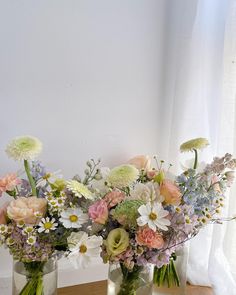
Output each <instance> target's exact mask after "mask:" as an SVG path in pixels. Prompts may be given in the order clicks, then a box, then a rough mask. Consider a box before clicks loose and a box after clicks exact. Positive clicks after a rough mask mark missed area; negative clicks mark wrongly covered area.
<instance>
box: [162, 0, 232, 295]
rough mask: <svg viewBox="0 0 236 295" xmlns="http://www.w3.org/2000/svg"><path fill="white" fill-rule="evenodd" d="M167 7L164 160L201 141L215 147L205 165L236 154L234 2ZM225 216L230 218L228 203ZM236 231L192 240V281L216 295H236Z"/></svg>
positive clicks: (216, 230) (217, 230) (209, 0)
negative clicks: (220, 156)
mask: <svg viewBox="0 0 236 295" xmlns="http://www.w3.org/2000/svg"><path fill="white" fill-rule="evenodd" d="M167 5H168V11H169V13H168V15H167V22H166V27H167V36H168V40H167V43H166V50H165V52H166V57H165V60H166V65H165V69H166V70H165V73H164V75H163V98H162V108H161V112H160V114H159V118H160V128H159V139H160V143H159V146H160V147H161V148H160V151H159V152H160V155H161V157H163V158H168V159H170V161H172V162H176V159H178V158H179V152H178V149H177V148H176V147H178V146H179V145H180V143H181V142H183V141H185V140H187V139H190V138H194V137H199V136H203V137H207V138H208V139H209V141H210V143H211V146H210V149H208V151H206V152H204V153H203V154H202V155H201V156H202V159H203V160H207V161H210V160H211V159H212V157H213V156H214V155H216V154H223V153H224V152H226V151H228V152H234V155H236V150H235V149H234V143H235V140H236V137H235V136H236V135H235V130H234V128H235V121H234V120H235V86H236V76H235V66H236V60H235V59H236V51H235V49H236V0H224V1H222V0H191V1H189V0H169V1H168V3H167ZM179 160H183V159H180V158H179ZM235 199H236V198H235V197H234V196H233V195H231V197H230V208H231V209H232V208H233V205H234V208H235V209H234V211H235V212H236V207H235ZM224 211H225V212H223V214H225V215H227V214H230V213H232V212H229V210H228V205H227V204H226V207H225V209H224ZM231 211H233V209H232V210H231ZM235 229H236V228H235V224H232V225H224V226H219V225H218V226H209V227H208V228H206V229H205V230H204V231H203V232H202V233H201V234H200V235H199V236H198V237H197V238H195V239H194V240H192V241H191V243H190V253H189V254H190V255H189V264H188V279H189V281H190V282H192V283H194V284H200V285H212V286H213V287H214V291H215V294H217V295H235V294H236V283H235V278H236V276H235V278H234V277H233V273H234V271H235V269H236V265H235V261H236V250H235V249H236V247H235V246H236V245H235V244H236V239H235V240H233V239H234V238H233V235H234V233H235ZM226 232H227V234H226ZM229 237H230V240H227V238H229ZM226 257H227V258H226Z"/></svg>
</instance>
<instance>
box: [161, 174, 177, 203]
mask: <svg viewBox="0 0 236 295" xmlns="http://www.w3.org/2000/svg"><path fill="white" fill-rule="evenodd" d="M160 194H161V195H162V196H163V197H164V198H165V203H166V204H168V205H175V206H178V205H179V204H180V202H181V197H182V194H181V192H180V189H179V187H178V186H177V185H176V184H175V183H174V182H172V181H171V180H169V179H164V180H163V181H162V183H161V185H160Z"/></svg>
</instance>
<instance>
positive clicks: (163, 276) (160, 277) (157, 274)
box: [153, 257, 180, 288]
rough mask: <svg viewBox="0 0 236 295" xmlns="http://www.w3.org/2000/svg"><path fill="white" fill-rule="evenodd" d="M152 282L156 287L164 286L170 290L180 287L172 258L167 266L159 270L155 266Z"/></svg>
mask: <svg viewBox="0 0 236 295" xmlns="http://www.w3.org/2000/svg"><path fill="white" fill-rule="evenodd" d="M153 282H154V284H156V285H157V286H158V287H164V286H166V287H168V288H172V287H179V286H180V281H179V276H178V273H177V270H176V267H175V262H174V258H173V257H172V258H171V259H170V262H169V264H166V265H163V266H162V267H160V268H158V267H156V266H155V268H154V276H153Z"/></svg>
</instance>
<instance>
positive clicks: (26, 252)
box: [0, 136, 101, 295]
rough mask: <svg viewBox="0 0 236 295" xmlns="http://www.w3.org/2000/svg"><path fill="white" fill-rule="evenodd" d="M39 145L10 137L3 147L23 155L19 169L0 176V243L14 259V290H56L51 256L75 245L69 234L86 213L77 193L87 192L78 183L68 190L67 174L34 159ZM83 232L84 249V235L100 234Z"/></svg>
mask: <svg viewBox="0 0 236 295" xmlns="http://www.w3.org/2000/svg"><path fill="white" fill-rule="evenodd" d="M41 149H42V144H41V142H40V141H39V140H38V139H37V138H34V137H30V136H23V137H18V138H16V139H14V140H12V141H11V142H10V143H9V145H8V146H7V149H6V152H7V154H8V156H9V157H11V158H13V159H15V160H17V161H21V160H22V161H23V163H24V171H20V172H18V173H10V174H7V175H6V176H4V177H2V178H0V196H1V195H2V194H3V193H7V194H8V195H9V196H11V197H12V198H13V200H12V201H10V202H8V203H6V204H5V205H4V206H3V208H1V209H0V244H3V245H5V246H6V247H7V248H8V249H9V251H10V253H11V254H12V256H13V259H14V273H13V294H14V295H43V294H44V295H53V294H56V289H57V272H56V271H57V258H60V257H61V256H63V255H65V254H67V255H68V254H69V249H71V248H73V249H74V248H75V247H74V244H73V243H74V242H75V238H74V236H76V233H77V232H78V231H79V229H80V228H81V227H82V225H83V224H84V223H85V222H87V221H88V215H87V214H84V213H83V211H82V210H81V209H80V207H79V198H80V199H81V200H83V199H86V198H88V199H89V198H91V196H92V193H91V192H90V191H89V190H88V189H87V188H86V186H83V184H80V183H78V184H77V186H79V188H80V194H79V195H78V194H73V192H72V191H71V182H73V180H71V181H69V182H66V181H65V180H64V179H62V178H61V176H60V175H59V174H58V173H59V172H55V173H51V172H48V171H47V169H46V168H45V167H43V166H42V165H41V164H40V163H39V162H37V161H35V158H36V156H37V155H38V154H39V153H40V152H41ZM24 175H26V178H25V177H24ZM86 237H87V236H86V234H85V233H84V235H83V241H84V245H83V246H82V247H81V248H79V251H81V252H83V251H84V253H85V252H87V251H85V243H86V242H87V240H88V243H90V244H89V245H88V248H89V247H90V248H91V245H93V243H94V240H96V241H97V240H98V241H100V240H101V238H100V237H94V239H93V240H91V239H90V238H88V237H87V240H86ZM68 241H69V242H70V244H68ZM86 245H87V244H86ZM99 246H100V244H99ZM70 252H71V251H70ZM86 254H87V253H86ZM89 254H92V250H91V253H89ZM98 255H99V253H98ZM88 259H90V256H89V255H88Z"/></svg>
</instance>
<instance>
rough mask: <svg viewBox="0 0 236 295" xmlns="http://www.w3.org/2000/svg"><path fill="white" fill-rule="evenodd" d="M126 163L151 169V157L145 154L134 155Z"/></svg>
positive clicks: (138, 167) (139, 167) (146, 169)
mask: <svg viewBox="0 0 236 295" xmlns="http://www.w3.org/2000/svg"><path fill="white" fill-rule="evenodd" d="M128 164H131V165H133V166H134V167H136V168H137V169H139V170H141V169H144V170H145V171H148V170H151V158H150V157H149V156H145V155H139V156H136V157H134V158H132V159H130V160H129V161H128Z"/></svg>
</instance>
